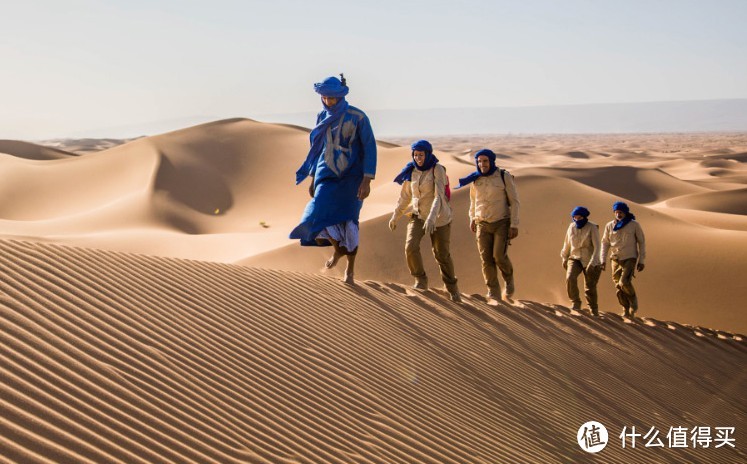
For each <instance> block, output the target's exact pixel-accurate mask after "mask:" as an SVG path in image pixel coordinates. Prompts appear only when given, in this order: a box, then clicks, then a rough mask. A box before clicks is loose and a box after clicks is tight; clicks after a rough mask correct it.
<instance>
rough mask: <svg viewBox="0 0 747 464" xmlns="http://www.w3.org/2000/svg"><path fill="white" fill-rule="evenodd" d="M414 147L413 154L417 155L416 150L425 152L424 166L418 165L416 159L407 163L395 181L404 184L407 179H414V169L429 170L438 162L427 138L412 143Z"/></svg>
mask: <svg viewBox="0 0 747 464" xmlns="http://www.w3.org/2000/svg"><path fill="white" fill-rule="evenodd" d="M410 148H411V149H412V156H413V157H414V156H415V152H416V151H424V152H425V161H424V162H423V165H422V166H418V163H416V162H415V160H413V161H410V162H409V163H407V164H406V165H405V167H404V169H402V172H400V173H399V175H397V177H395V178H394V182H396V183H398V184H400V185H401V184H402V183H403V182H404V181H406V180H412V171H414V170H415V169H417V170H418V171H427V170H429V169H431V168H432V167H433V166H435V165H436V164H437V163H438V158H436V157H435V156H434V155H433V146H432V145H431V144H430V142H428V141H427V140H418V141H417V142H415V143H413V144H412V145H410Z"/></svg>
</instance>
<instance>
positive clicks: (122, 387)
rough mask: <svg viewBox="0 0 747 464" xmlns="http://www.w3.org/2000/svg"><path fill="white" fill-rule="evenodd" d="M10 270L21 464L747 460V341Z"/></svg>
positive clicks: (5, 326) (705, 332)
mask: <svg viewBox="0 0 747 464" xmlns="http://www.w3.org/2000/svg"><path fill="white" fill-rule="evenodd" d="M0 273H2V275H3V278H2V279H0V295H1V298H0V315H1V316H2V317H0V338H1V340H0V356H1V357H2V363H1V364H0V417H2V420H0V461H2V462H3V463H5V462H8V463H11V462H12V463H24V464H50V463H65V464H78V463H81V464H84V463H85V464H91V463H96V464H103V463H121V464H139V463H142V464H145V463H156V462H159V463H160V462H164V463H165V462H179V463H194V464H211V463H214V464H230V463H237V464H238V463H266V464H277V463H287V464H290V463H335V464H349V463H379V464H395V463H416V464H419V463H430V464H449V463H454V464H457V463H458V464H467V463H470V464H471V463H475V464H492V463H499V462H521V463H555V462H592V461H593V462H596V461H599V462H608V463H649V462H685V461H686V462H690V463H709V464H720V463H724V464H727V463H728V464H731V463H736V462H745V461H746V460H747V454H745V452H744V450H743V444H744V443H745V440H746V439H747V435H746V434H745V431H746V430H747V421H746V420H745V414H744V411H745V409H746V408H747V403H746V402H745V395H744V394H743V392H744V391H745V389H747V376H745V373H744V369H742V367H743V366H744V363H745V359H746V357H747V347H746V346H745V339H744V335H739V334H735V333H730V332H725V331H713V330H710V329H706V328H702V327H692V326H684V325H682V324H679V323H676V322H665V321H661V320H657V319H655V318H645V319H638V320H635V321H630V320H623V319H622V318H621V317H619V316H617V315H614V314H605V315H603V317H601V318H592V317H590V316H589V315H588V314H586V313H578V312H571V311H569V310H568V309H567V308H564V307H560V306H555V305H549V304H538V303H533V302H529V301H523V300H521V301H517V302H516V303H515V304H514V305H506V304H500V305H497V306H490V305H487V304H486V303H485V301H484V299H483V298H482V297H480V296H479V295H478V296H474V295H465V299H464V302H463V303H461V304H454V303H451V302H450V301H448V300H447V299H446V298H445V297H444V296H445V295H444V294H443V293H441V292H423V293H420V292H417V293H415V292H412V291H410V290H408V289H407V288H406V286H404V285H400V284H396V283H387V282H374V281H365V282H360V283H359V285H356V286H349V285H345V284H343V283H342V282H340V281H339V280H338V279H331V278H328V277H324V276H319V275H310V274H302V273H294V272H287V271H286V272H283V271H277V270H262V269H254V268H248V267H243V266H236V265H227V264H219V263H214V262H213V263H211V262H200V261H190V260H180V259H169V258H162V257H148V256H143V255H136V254H129V253H121V252H112V251H103V250H93V249H87V248H73V247H62V246H57V245H49V244H41V243H32V242H23V241H8V240H0ZM709 309H712V308H709ZM589 420H595V421H598V422H601V423H602V424H603V425H605V426H606V427H607V428H608V432H609V438H608V443H607V446H606V448H605V449H604V450H603V451H602V452H601V453H600V454H598V455H590V454H586V453H585V452H584V451H582V450H581V448H580V447H579V445H578V444H577V442H576V437H577V433H578V431H579V428H580V427H581V425H582V424H584V423H585V422H587V421H589ZM624 427H626V429H623V428H624ZM632 427H635V428H636V430H637V431H638V433H642V434H645V433H648V432H649V431H650V430H651V429H652V428H655V429H656V430H657V433H659V434H660V435H659V438H660V439H661V440H662V441H663V443H666V442H667V438H666V435H667V434H668V433H669V431H670V428H673V427H685V428H686V429H687V430H688V431H689V430H690V429H692V428H693V427H707V428H708V430H709V434H711V436H712V438H714V439H715V438H716V437H717V430H716V427H734V428H735V431H734V433H733V434H731V438H732V439H733V440H734V441H735V443H736V448H732V447H730V446H723V444H722V446H720V447H716V445H717V444H718V441H714V442H713V443H712V444H711V445H710V446H709V447H708V448H704V447H702V446H699V447H693V445H691V444H690V441H689V440H688V441H687V444H688V449H673V448H671V447H661V448H650V447H649V448H646V447H644V443H645V441H642V440H643V439H641V438H639V440H638V441H637V445H636V448H635V449H631V444H630V440H628V441H627V448H623V447H622V444H621V439H620V438H619V436H620V434H621V433H622V432H623V430H627V433H631V432H632V430H631V428H632ZM688 438H689V435H688Z"/></svg>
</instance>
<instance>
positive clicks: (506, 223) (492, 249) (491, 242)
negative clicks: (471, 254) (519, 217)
mask: <svg viewBox="0 0 747 464" xmlns="http://www.w3.org/2000/svg"><path fill="white" fill-rule="evenodd" d="M510 226H511V219H510V218H506V219H501V220H500V221H496V222H478V223H477V251H479V252H480V260H481V261H482V276H483V277H484V278H485V285H486V286H487V287H488V290H489V291H490V292H491V293H492V294H494V295H500V294H501V285H500V283H499V282H498V270H500V271H501V275H502V276H503V280H505V281H506V286H511V287H512V286H513V280H514V266H513V264H511V260H510V259H509V258H508V231H509V228H510Z"/></svg>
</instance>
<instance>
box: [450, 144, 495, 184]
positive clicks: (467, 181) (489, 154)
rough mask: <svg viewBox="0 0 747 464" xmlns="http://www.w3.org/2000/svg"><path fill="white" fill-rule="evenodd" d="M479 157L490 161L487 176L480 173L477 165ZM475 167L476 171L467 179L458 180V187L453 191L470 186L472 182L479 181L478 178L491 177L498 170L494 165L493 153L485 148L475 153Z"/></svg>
mask: <svg viewBox="0 0 747 464" xmlns="http://www.w3.org/2000/svg"><path fill="white" fill-rule="evenodd" d="M480 156H487V157H488V160H490V170H489V171H488V173H487V174H483V173H482V171H480V167H479V165H478V164H477V158H479V157H480ZM475 167H476V168H477V171H475V172H473V173H472V174H470V175H468V176H467V177H462V178H461V179H459V185H458V186H457V187H456V188H455V190H456V189H458V188H461V187H464V186H465V185H469V184H471V183H472V182H474V181H476V180H477V179H479V178H480V176H490V175H492V174H493V173H494V172H495V171H496V170H497V169H498V166H496V165H495V153H493V152H492V150H488V149H487V148H483V149H482V150H480V151H478V152H477V153H475Z"/></svg>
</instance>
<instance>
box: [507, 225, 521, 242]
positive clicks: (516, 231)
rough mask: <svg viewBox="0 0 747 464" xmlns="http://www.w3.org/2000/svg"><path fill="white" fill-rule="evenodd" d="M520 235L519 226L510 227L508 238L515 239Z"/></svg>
mask: <svg viewBox="0 0 747 464" xmlns="http://www.w3.org/2000/svg"><path fill="white" fill-rule="evenodd" d="M518 236H519V228H518V227H512V228H510V229H508V239H509V240H513V239H515V238H516V237H518Z"/></svg>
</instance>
